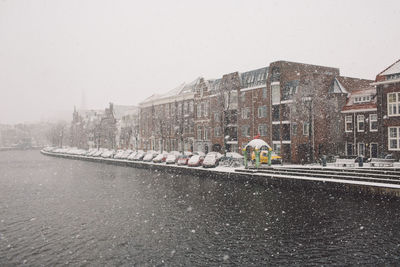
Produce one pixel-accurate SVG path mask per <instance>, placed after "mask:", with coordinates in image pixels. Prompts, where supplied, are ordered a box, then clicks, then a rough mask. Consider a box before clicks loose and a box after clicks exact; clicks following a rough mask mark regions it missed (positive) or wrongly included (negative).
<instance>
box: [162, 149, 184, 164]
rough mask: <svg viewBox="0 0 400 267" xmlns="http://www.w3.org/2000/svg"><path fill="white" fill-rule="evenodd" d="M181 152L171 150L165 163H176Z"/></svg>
mask: <svg viewBox="0 0 400 267" xmlns="http://www.w3.org/2000/svg"><path fill="white" fill-rule="evenodd" d="M179 155H180V154H179V152H178V151H171V152H170V153H169V154H168V156H167V158H166V159H165V163H167V164H175V163H176V161H177V160H178V156H179Z"/></svg>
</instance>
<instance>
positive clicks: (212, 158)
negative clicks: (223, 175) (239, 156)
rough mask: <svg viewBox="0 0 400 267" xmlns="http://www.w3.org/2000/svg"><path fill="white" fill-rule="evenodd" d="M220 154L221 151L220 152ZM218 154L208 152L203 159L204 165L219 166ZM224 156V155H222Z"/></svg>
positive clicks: (206, 166) (205, 166)
mask: <svg viewBox="0 0 400 267" xmlns="http://www.w3.org/2000/svg"><path fill="white" fill-rule="evenodd" d="M218 154H219V153H218ZM218 154H216V153H213V152H210V153H208V154H207V156H206V157H205V158H204V160H203V167H204V168H208V167H217V166H218V164H219V159H220V158H219V157H218ZM221 157H222V155H221Z"/></svg>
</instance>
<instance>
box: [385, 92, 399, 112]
mask: <svg viewBox="0 0 400 267" xmlns="http://www.w3.org/2000/svg"><path fill="white" fill-rule="evenodd" d="M387 98H388V101H387V102H388V115H389V116H400V110H399V109H400V93H390V94H388V95H387Z"/></svg>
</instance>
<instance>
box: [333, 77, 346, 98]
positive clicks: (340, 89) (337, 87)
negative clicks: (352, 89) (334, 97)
mask: <svg viewBox="0 0 400 267" xmlns="http://www.w3.org/2000/svg"><path fill="white" fill-rule="evenodd" d="M331 93H335V94H348V93H349V92H348V91H347V90H346V88H344V86H343V85H342V84H341V83H340V82H339V80H338V79H337V78H336V77H335V79H334V80H333V87H332V90H331Z"/></svg>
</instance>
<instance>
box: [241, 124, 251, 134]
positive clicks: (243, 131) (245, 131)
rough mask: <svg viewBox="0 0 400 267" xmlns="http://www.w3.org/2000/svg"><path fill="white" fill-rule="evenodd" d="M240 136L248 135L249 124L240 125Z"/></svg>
mask: <svg viewBox="0 0 400 267" xmlns="http://www.w3.org/2000/svg"><path fill="white" fill-rule="evenodd" d="M242 136H250V126H249V125H243V126H242Z"/></svg>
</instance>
